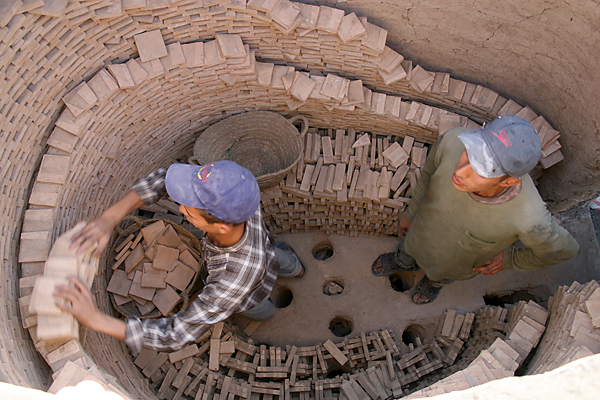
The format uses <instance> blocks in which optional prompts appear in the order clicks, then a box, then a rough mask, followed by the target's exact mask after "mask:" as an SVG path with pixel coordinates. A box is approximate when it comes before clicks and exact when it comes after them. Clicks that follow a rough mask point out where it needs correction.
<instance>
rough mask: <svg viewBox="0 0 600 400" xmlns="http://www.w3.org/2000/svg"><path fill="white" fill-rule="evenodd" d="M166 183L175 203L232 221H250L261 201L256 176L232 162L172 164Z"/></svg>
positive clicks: (236, 222)
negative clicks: (200, 164) (199, 164)
mask: <svg viewBox="0 0 600 400" xmlns="http://www.w3.org/2000/svg"><path fill="white" fill-rule="evenodd" d="M165 184H166V187H167V192H168V193H169V196H171V198H172V199H173V200H175V201H176V202H178V203H180V204H183V205H184V206H188V207H194V208H200V209H203V210H206V211H208V212H209V213H211V214H212V215H214V216H215V217H217V218H219V219H221V220H223V221H226V222H231V223H234V224H238V223H241V222H244V221H247V220H249V219H250V218H251V217H252V216H253V215H254V213H255V212H256V210H257V209H258V206H259V203H260V189H259V188H258V182H256V178H255V177H254V175H252V173H251V172H250V171H248V170H247V169H246V168H244V167H242V166H241V165H239V164H236V163H235V162H233V161H228V160H224V161H215V162H213V163H209V164H206V165H202V166H198V165H189V164H173V165H171V166H170V167H169V169H168V170H167V176H166V178H165Z"/></svg>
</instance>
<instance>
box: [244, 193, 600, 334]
mask: <svg viewBox="0 0 600 400" xmlns="http://www.w3.org/2000/svg"><path fill="white" fill-rule="evenodd" d="M592 212H594V211H592ZM599 214H600V213H599ZM598 217H600V215H598ZM556 218H557V219H558V220H559V221H560V222H561V224H562V225H563V226H564V227H565V228H567V229H568V230H569V231H570V232H571V233H572V234H573V235H574V236H575V238H576V239H577V241H578V243H579V245H580V250H579V253H578V254H577V256H576V257H574V258H573V259H571V260H569V261H568V262H565V263H563V264H559V265H554V266H551V267H549V268H547V269H545V270H542V271H536V272H515V271H503V272H501V273H499V274H497V275H493V276H483V275H480V276H478V277H476V278H474V279H471V280H469V281H462V282H454V283H452V284H450V285H447V286H445V287H444V288H443V289H442V291H441V292H440V295H439V296H438V298H437V299H436V301H434V302H433V303H431V304H428V305H415V304H413V303H412V302H411V300H410V293H411V289H412V288H413V287H414V286H415V285H416V283H418V281H419V280H420V279H421V277H422V276H423V273H422V272H416V273H400V274H397V275H393V276H392V280H394V281H395V282H394V286H395V287H396V288H393V287H392V282H391V280H390V278H389V277H376V276H374V275H372V274H371V268H370V267H371V264H372V262H373V261H374V260H375V259H376V257H377V256H378V255H379V254H380V253H383V252H389V251H393V250H394V249H395V247H396V244H397V238H396V237H391V236H381V237H374V236H359V237H358V238H349V237H347V236H338V235H333V236H326V235H324V234H323V233H321V232H320V231H317V230H315V231H311V232H309V233H301V234H285V235H279V236H278V237H277V239H278V240H283V241H286V242H287V243H289V244H290V245H291V246H292V247H293V248H294V249H295V251H296V252H297V254H298V256H299V257H300V259H301V260H302V262H303V263H304V265H305V266H306V268H307V273H306V275H305V276H304V277H303V278H301V279H297V278H288V279H279V280H278V281H277V286H276V287H275V289H274V290H273V294H272V296H271V299H272V300H273V302H274V303H275V304H276V305H278V306H279V307H281V308H278V309H277V311H276V313H275V316H274V317H273V319H271V320H270V321H267V322H264V323H262V324H261V325H260V326H259V327H258V329H257V330H256V331H255V333H254V334H253V335H252V337H253V338H254V339H255V340H257V341H259V342H261V343H266V344H272V345H278V346H280V345H287V344H290V345H312V344H316V343H322V342H324V341H326V340H327V339H332V340H333V341H334V342H337V341H340V340H342V337H340V336H336V335H334V334H333V333H332V331H331V330H330V324H331V322H332V321H334V323H333V326H332V327H333V329H334V330H335V331H336V332H337V333H338V334H340V330H341V333H347V332H348V331H350V332H349V333H348V334H347V336H348V337H353V336H355V335H359V334H360V333H361V332H369V331H372V330H376V329H382V328H391V329H392V330H393V331H394V333H395V335H396V337H398V335H402V334H403V332H404V331H405V329H407V327H410V328H409V329H408V330H407V332H406V333H405V335H407V334H413V335H414V334H417V335H419V336H421V337H422V338H423V339H425V340H426V341H429V340H430V339H431V338H432V337H433V331H434V330H435V327H436V326H437V323H438V318H439V317H440V316H441V315H442V314H443V312H444V311H445V310H446V309H448V308H453V309H457V310H464V311H476V310H478V309H479V308H481V307H483V306H484V305H485V304H489V305H503V304H504V303H513V302H516V301H518V300H529V299H533V300H536V301H538V302H539V303H541V304H544V303H546V302H547V299H548V297H549V296H550V295H551V294H552V293H554V292H555V290H556V289H557V288H558V287H559V286H561V285H570V284H571V283H572V282H573V281H575V280H577V281H579V282H588V281H589V280H591V279H599V278H600V257H599V255H600V249H599V247H598V241H597V240H596V234H595V230H594V226H593V224H592V219H591V217H590V211H589V209H588V207H587V205H583V206H578V207H575V208H573V209H571V210H569V211H566V212H563V213H561V214H558V215H556ZM598 220H600V218H598ZM328 246H330V247H331V249H332V250H333V255H332V256H331V257H330V258H328V259H326V260H317V259H315V257H314V256H313V250H314V249H315V248H316V251H317V252H318V253H319V254H318V256H321V257H322V256H325V255H327V254H326V253H327V252H326V250H327V247H328ZM398 278H400V279H398ZM330 281H335V282H336V283H337V284H338V285H339V286H342V287H343V291H342V293H341V294H336V295H326V294H325V293H324V286H325V285H327V284H329V282H330ZM339 286H335V285H334V287H338V288H339ZM286 289H289V291H286ZM403 289H404V291H398V290H403ZM290 292H291V293H290ZM286 304H289V305H287V306H286ZM544 305H545V304H544ZM233 320H234V322H235V323H237V324H238V325H239V326H240V327H242V328H243V327H245V326H246V325H247V324H248V323H249V320H248V319H247V318H245V317H243V316H235V317H233ZM343 320H346V321H350V323H349V324H348V323H347V322H341V321H343ZM336 322H337V323H336ZM349 325H350V326H349ZM398 338H399V337H398ZM397 340H399V339H397Z"/></svg>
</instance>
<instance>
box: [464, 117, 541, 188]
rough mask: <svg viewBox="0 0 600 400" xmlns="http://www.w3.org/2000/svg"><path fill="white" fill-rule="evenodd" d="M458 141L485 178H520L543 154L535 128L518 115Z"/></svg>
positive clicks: (466, 134) (486, 126) (473, 131)
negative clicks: (507, 176)
mask: <svg viewBox="0 0 600 400" xmlns="http://www.w3.org/2000/svg"><path fill="white" fill-rule="evenodd" d="M458 138H459V139H460V140H461V141H462V142H463V144H464V145H465V148H466V150H467V155H468V156H469V162H470V163H471V168H473V170H474V171H475V172H476V173H477V174H478V175H480V176H482V177H484V178H498V177H501V176H504V175H510V176H512V177H514V178H520V177H521V176H523V175H525V174H527V173H528V172H529V171H531V170H532V169H533V167H535V165H536V164H537V163H538V161H539V160H540V156H541V154H542V143H541V141H540V138H539V136H538V133H537V131H536V130H535V128H534V127H533V125H531V124H530V123H529V122H527V121H526V120H524V119H523V118H521V117H517V116H515V115H504V116H501V117H498V118H496V119H495V120H493V121H492V122H490V123H489V124H485V125H483V126H482V127H481V128H479V129H474V130H472V131H468V132H464V133H461V134H459V135H458Z"/></svg>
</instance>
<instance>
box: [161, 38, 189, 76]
mask: <svg viewBox="0 0 600 400" xmlns="http://www.w3.org/2000/svg"><path fill="white" fill-rule="evenodd" d="M160 62H161V63H162V65H163V68H164V69H165V71H170V70H172V69H173V68H175V67H177V66H179V65H183V64H185V56H184V55H183V50H182V49H181V44H180V43H179V42H175V43H171V44H169V45H167V55H166V57H161V58H160Z"/></svg>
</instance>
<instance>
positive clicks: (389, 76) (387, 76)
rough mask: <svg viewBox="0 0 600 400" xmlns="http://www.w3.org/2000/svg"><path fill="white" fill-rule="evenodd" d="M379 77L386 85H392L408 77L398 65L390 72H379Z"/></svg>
mask: <svg viewBox="0 0 600 400" xmlns="http://www.w3.org/2000/svg"><path fill="white" fill-rule="evenodd" d="M379 75H380V76H381V79H383V83H385V84H386V85H391V84H392V83H394V82H397V81H399V80H400V79H404V78H406V77H407V76H408V74H407V73H406V71H405V70H404V67H403V66H402V65H398V66H397V67H396V68H394V69H393V70H392V71H390V72H385V71H382V70H379Z"/></svg>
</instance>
